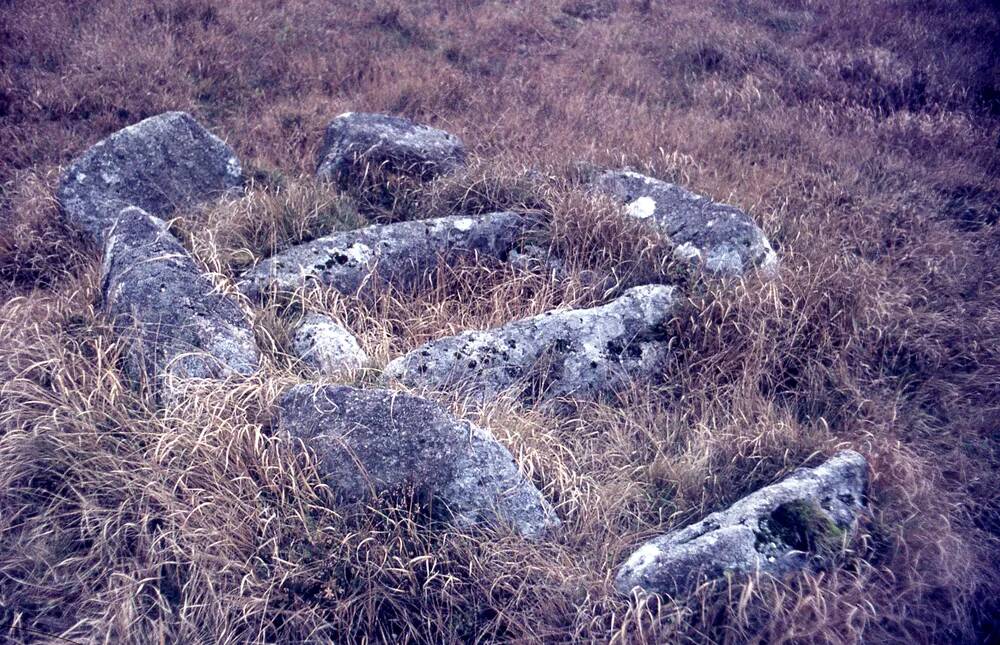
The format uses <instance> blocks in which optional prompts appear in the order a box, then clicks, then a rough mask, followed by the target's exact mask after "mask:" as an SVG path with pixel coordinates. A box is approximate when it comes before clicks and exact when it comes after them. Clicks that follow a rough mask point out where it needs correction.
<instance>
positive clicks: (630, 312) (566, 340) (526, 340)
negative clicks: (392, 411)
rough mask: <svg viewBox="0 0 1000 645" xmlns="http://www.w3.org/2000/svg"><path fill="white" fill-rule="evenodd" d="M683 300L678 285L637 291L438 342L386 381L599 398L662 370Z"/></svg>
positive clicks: (475, 393) (397, 366) (486, 393)
mask: <svg viewBox="0 0 1000 645" xmlns="http://www.w3.org/2000/svg"><path fill="white" fill-rule="evenodd" d="M678 302H679V298H678V296H677V293H676V289H675V288H674V287H669V286H664V285H646V286H642V287H635V288H633V289H629V290H628V291H626V292H625V294H624V295H622V296H621V297H619V298H618V299H616V300H614V301H612V302H609V303H608V304H605V305H602V306H600V307H593V308H591V309H576V310H566V311H550V312H547V313H544V314H542V315H540V316H534V317H532V318H527V319H524V320H519V321H515V322H512V323H509V324H507V325H504V326H503V327H499V328H496V329H490V330H486V331H467V332H463V333H461V334H458V335H457V336H449V337H446V338H441V339H438V340H434V341H431V342H429V343H426V344H424V345H422V346H421V347H418V348H417V349H415V350H413V351H411V352H410V353H408V354H405V355H404V356H401V357H399V358H397V359H395V360H393V361H392V362H390V363H389V365H388V366H386V369H385V373H384V375H383V378H384V380H387V381H398V382H401V383H404V384H406V385H410V386H423V387H429V388H433V389H435V390H439V391H446V390H454V391H456V392H458V393H461V394H464V395H467V396H470V397H471V398H472V399H473V400H476V401H480V402H485V401H488V400H490V399H492V398H494V397H495V396H496V395H498V394H500V393H501V392H503V391H505V390H508V389H509V388H517V389H516V390H513V391H514V392H516V393H517V394H518V395H520V396H521V397H522V398H523V399H525V400H529V401H530V400H535V399H539V398H548V397H573V398H579V399H588V398H594V397H597V396H599V395H601V394H604V393H608V392H612V391H614V390H615V389H617V388H618V387H620V386H622V385H624V384H625V383H626V382H627V381H628V379H630V378H632V377H637V376H638V377H649V376H651V375H654V374H655V373H656V371H657V369H658V368H660V367H662V365H663V361H664V359H665V358H666V357H667V355H668V354H669V347H668V340H669V335H668V332H667V330H666V328H665V324H666V323H667V321H669V320H670V319H671V317H672V316H673V315H674V313H675V312H676V310H677V305H678Z"/></svg>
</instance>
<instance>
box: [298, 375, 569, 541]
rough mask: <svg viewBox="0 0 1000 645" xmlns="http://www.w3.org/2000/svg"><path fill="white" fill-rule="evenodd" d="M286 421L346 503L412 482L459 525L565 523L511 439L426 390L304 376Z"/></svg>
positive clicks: (533, 534)
mask: <svg viewBox="0 0 1000 645" xmlns="http://www.w3.org/2000/svg"><path fill="white" fill-rule="evenodd" d="M279 429H280V430H281V431H283V432H286V433H288V435H290V436H291V437H293V438H298V439H301V440H302V442H303V443H304V444H305V445H306V446H307V447H309V448H311V449H312V450H313V452H314V453H315V454H316V456H317V458H318V459H319V462H320V467H321V470H322V473H323V476H324V478H325V481H326V483H327V484H328V485H329V486H331V488H333V490H334V491H336V493H337V495H338V496H339V497H340V498H341V499H342V500H343V501H344V502H347V503H352V502H360V501H365V500H370V499H372V498H373V497H375V496H377V495H379V494H381V493H384V492H393V491H402V490H407V489H412V490H413V491H414V492H415V493H416V494H417V495H418V496H420V497H422V498H424V499H426V500H433V508H435V510H436V512H440V511H439V510H438V509H439V508H440V506H441V505H443V506H444V507H445V508H446V509H447V512H446V513H444V514H443V516H446V517H449V518H450V519H451V520H452V521H453V522H455V523H457V524H459V525H460V526H474V525H480V524H490V523H494V522H501V523H505V524H509V525H511V526H512V527H513V528H514V529H515V530H516V531H517V532H518V533H520V534H521V535H523V536H524V537H526V538H531V539H534V538H539V537H541V536H542V535H544V534H545V533H546V532H547V531H548V530H550V529H552V528H554V527H556V526H558V525H559V520H558V518H557V517H556V516H555V513H554V512H553V510H552V508H551V506H550V505H549V504H548V502H546V501H545V499H544V498H543V497H542V495H541V493H540V492H539V491H538V489H537V488H535V486H534V485H533V484H532V483H531V482H530V481H529V480H528V479H526V478H525V477H524V475H522V474H521V472H520V471H519V470H518V467H517V464H516V463H515V461H514V458H513V457H512V456H511V454H510V452H509V451H508V450H507V449H506V448H504V447H503V446H502V445H501V444H499V443H498V442H497V441H496V439H495V438H494V437H493V436H492V435H491V434H490V433H489V432H487V431H486V430H484V429H482V428H478V427H476V426H474V425H472V424H471V423H469V422H467V421H463V420H461V419H457V418H455V417H454V416H452V415H451V414H449V413H448V412H446V411H445V410H444V409H443V408H441V407H440V406H438V405H437V404H435V403H432V402H431V401H428V400H426V399H423V398H420V397H417V396H413V395H410V394H404V393H401V392H393V391H390V390H379V389H371V390H362V389H357V388H353V387H348V386H338V385H327V386H316V385H297V386H295V387H292V388H291V389H289V390H288V392H286V393H285V395H284V396H283V397H282V399H281V403H280V413H279Z"/></svg>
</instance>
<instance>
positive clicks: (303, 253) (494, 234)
mask: <svg viewBox="0 0 1000 645" xmlns="http://www.w3.org/2000/svg"><path fill="white" fill-rule="evenodd" d="M530 226H531V222H530V221H529V218H527V217H524V216H522V215H518V214H516V213H490V214H488V215H477V216H469V217H464V216H453V217H442V218H438V219H427V220H415V221H409V222H397V223H395V224H380V225H375V226H367V227H365V228H360V229H357V230H353V231H344V232H341V233H336V234H334V235H330V236H328V237H322V238H319V239H316V240H313V241H312V242H308V243H306V244H301V245H299V246H295V247H292V248H290V249H288V250H286V251H284V252H282V253H279V254H277V255H275V256H272V257H270V258H268V259H267V260H264V261H263V262H261V263H260V264H259V265H257V266H256V267H255V268H254V269H252V270H251V271H249V272H248V273H247V274H246V275H245V276H244V277H243V280H242V281H241V283H240V288H241V289H242V290H243V292H244V293H246V294H248V295H250V296H252V297H260V296H261V295H263V294H265V293H266V292H268V291H270V290H272V289H274V290H277V291H292V290H294V289H296V288H298V287H303V286H309V285H325V286H327V287H331V288H333V289H336V290H337V291H340V292H341V293H344V294H348V295H354V294H357V295H362V296H363V295H365V294H366V293H367V292H370V290H371V289H373V288H376V287H378V286H381V285H384V284H391V285H393V286H396V287H400V288H413V287H416V286H418V285H420V284H421V283H423V282H425V281H426V280H427V279H428V275H429V273H430V272H431V271H433V270H434V269H435V268H436V267H437V266H438V262H441V261H443V262H446V263H453V262H455V261H458V260H460V259H462V258H472V257H475V256H476V255H481V256H492V257H496V258H498V259H501V260H505V259H506V258H507V257H508V255H509V254H510V252H511V251H512V250H513V249H514V248H515V247H516V245H517V243H518V241H519V240H520V239H521V237H522V236H523V235H524V233H525V232H527V231H528V229H529V228H530Z"/></svg>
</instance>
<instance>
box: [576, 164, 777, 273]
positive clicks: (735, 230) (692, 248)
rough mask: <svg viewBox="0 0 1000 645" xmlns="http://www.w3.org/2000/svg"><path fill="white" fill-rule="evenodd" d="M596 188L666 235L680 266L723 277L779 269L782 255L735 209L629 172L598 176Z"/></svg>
mask: <svg viewBox="0 0 1000 645" xmlns="http://www.w3.org/2000/svg"><path fill="white" fill-rule="evenodd" d="M592 185H593V187H594V189H595V190H597V191H598V192H601V193H604V194H607V195H610V196H612V197H614V198H615V199H617V200H619V201H620V202H621V203H622V204H623V205H624V206H625V213H626V214H627V215H628V216H630V217H633V218H636V219H639V220H642V221H648V222H650V224H651V225H652V226H654V227H655V228H656V230H658V231H660V232H662V233H664V234H665V235H666V236H667V237H668V238H669V239H670V241H671V243H673V244H674V246H675V251H674V257H676V258H677V259H678V260H682V261H695V262H697V263H698V264H700V265H701V266H702V267H703V268H704V269H705V270H706V271H708V272H709V273H715V274H720V275H739V274H741V273H744V272H746V271H748V270H750V269H752V268H754V267H758V268H760V269H763V270H765V271H771V270H773V269H774V268H775V267H776V266H777V259H778V258H777V255H776V254H775V253H774V250H773V249H772V248H771V243H770V242H769V241H768V239H767V237H766V236H765V235H764V232H763V231H761V230H760V227H758V226H757V224H756V223H754V221H753V219H751V217H750V216H749V215H747V214H746V213H744V212H743V211H742V210H740V209H738V208H736V207H735V206H729V205H726V204H720V203H718V202H715V201H712V200H711V199H709V198H707V197H704V196H702V195H698V194H696V193H693V192H691V191H689V190H687V189H684V188H681V187H680V186H677V185H675V184H670V183H667V182H665V181H660V180H658V179H653V178H652V177H647V176H645V175H640V174H639V173H635V172H630V171H627V170H609V171H605V172H602V173H599V174H598V175H597V177H596V178H595V179H594V180H593V181H592Z"/></svg>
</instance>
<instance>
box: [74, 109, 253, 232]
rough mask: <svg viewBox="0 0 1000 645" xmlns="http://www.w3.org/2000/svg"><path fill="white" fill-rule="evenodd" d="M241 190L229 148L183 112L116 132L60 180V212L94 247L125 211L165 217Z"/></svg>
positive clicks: (237, 167) (239, 173) (238, 170)
mask: <svg viewBox="0 0 1000 645" xmlns="http://www.w3.org/2000/svg"><path fill="white" fill-rule="evenodd" d="M242 183H243V171H242V169H241V168H240V162H239V160H238V159H237V158H236V155H235V154H234V153H233V151H232V149H231V148H230V147H229V146H227V145H226V144H225V143H223V142H222V141H221V140H220V139H219V138H218V137H216V136H214V135H213V134H211V133H210V132H208V131H207V130H205V128H203V127H201V125H199V124H198V122H197V121H195V120H194V118H193V117H192V116H191V115H190V114H187V113H185V112H166V113H164V114H160V115H158V116H154V117H150V118H148V119H145V120H144V121H140V122H139V123H136V124H134V125H130V126H128V127H127V128H124V129H122V130H119V131H118V132H115V133H114V134H112V135H111V136H109V137H107V138H106V139H104V140H103V141H100V142H98V143H97V144H95V145H94V146H93V147H91V148H90V149H89V150H87V151H86V152H85V153H84V154H83V155H82V156H81V157H79V158H78V159H76V160H75V161H74V162H73V163H72V164H71V165H70V166H69V168H67V169H66V171H65V172H64V173H63V176H62V179H61V181H60V184H59V190H58V198H59V203H60V204H61V205H62V209H63V212H64V213H65V214H66V216H67V218H68V219H69V220H70V222H72V223H73V224H74V225H75V226H77V227H78V228H80V229H81V230H83V232H84V233H86V234H87V236H88V237H89V238H90V239H91V240H93V241H94V242H95V243H98V244H100V243H101V242H103V241H104V234H105V232H106V231H107V229H108V228H109V227H110V226H111V225H112V224H113V223H114V221H115V219H116V218H117V217H118V213H119V212H120V211H121V210H122V209H123V208H125V207H126V206H137V207H139V208H142V209H143V210H145V211H147V212H148V213H151V214H152V215H155V216H157V217H165V216H166V215H169V214H170V213H172V212H174V210H176V209H178V208H184V207H186V206H190V205H192V204H196V203H199V202H202V201H205V200H207V199H210V198H213V197H217V196H218V195H220V194H221V193H223V192H225V191H227V190H230V189H234V188H237V187H239V186H241V185H242Z"/></svg>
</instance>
